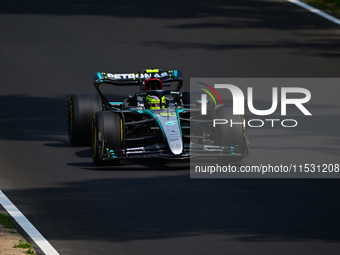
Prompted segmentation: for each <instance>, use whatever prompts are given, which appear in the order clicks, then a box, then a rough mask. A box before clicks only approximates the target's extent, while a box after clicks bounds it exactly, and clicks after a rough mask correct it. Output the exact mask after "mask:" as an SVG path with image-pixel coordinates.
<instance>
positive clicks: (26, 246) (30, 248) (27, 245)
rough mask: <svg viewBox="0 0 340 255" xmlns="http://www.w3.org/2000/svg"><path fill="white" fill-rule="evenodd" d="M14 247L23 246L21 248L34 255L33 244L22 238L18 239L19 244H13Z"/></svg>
mask: <svg viewBox="0 0 340 255" xmlns="http://www.w3.org/2000/svg"><path fill="white" fill-rule="evenodd" d="M14 248H23V249H28V250H27V251H26V252H25V253H27V254H31V255H34V254H35V252H34V250H33V245H32V244H30V243H29V242H27V241H26V240H24V239H20V240H19V244H17V245H14Z"/></svg>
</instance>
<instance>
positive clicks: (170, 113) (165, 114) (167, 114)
mask: <svg viewBox="0 0 340 255" xmlns="http://www.w3.org/2000/svg"><path fill="white" fill-rule="evenodd" d="M158 116H161V117H175V116H176V115H175V114H174V113H172V112H161V113H160V114H159V115H158Z"/></svg>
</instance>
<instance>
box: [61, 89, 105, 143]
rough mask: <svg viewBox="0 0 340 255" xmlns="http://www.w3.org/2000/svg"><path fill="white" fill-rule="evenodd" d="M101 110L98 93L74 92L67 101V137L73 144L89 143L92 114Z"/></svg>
mask: <svg viewBox="0 0 340 255" xmlns="http://www.w3.org/2000/svg"><path fill="white" fill-rule="evenodd" d="M101 110H102V100H101V98H100V96H99V95H98V94H75V95H72V96H71V97H70V99H69V101H68V118H67V119H68V137H69V141H70V143H71V144H72V145H73V146H90V145H91V126H92V119H93V115H94V114H95V113H96V112H98V111H101Z"/></svg>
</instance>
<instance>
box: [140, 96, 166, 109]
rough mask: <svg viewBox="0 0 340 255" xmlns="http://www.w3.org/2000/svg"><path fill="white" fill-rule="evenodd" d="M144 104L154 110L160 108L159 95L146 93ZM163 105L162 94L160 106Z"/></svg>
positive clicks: (163, 98) (163, 97)
mask: <svg viewBox="0 0 340 255" xmlns="http://www.w3.org/2000/svg"><path fill="white" fill-rule="evenodd" d="M145 100H146V105H147V107H148V108H149V109H151V110H155V109H161V102H160V99H159V97H157V96H154V95H147V96H146V98H145ZM164 107H165V96H162V108H164Z"/></svg>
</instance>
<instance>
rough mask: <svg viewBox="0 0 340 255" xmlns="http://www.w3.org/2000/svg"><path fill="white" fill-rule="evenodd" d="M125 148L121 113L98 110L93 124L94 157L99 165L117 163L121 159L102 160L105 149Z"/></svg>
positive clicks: (94, 160)
mask: <svg viewBox="0 0 340 255" xmlns="http://www.w3.org/2000/svg"><path fill="white" fill-rule="evenodd" d="M123 148H124V127H123V119H122V117H121V115H120V114H118V113H115V112H97V113H96V114H95V116H94V119H93V124H92V159H93V162H94V163H95V164H96V165H98V166H103V165H117V164H118V163H119V159H114V158H113V159H110V160H107V161H105V160H102V155H103V153H104V152H106V151H105V150H107V149H108V150H113V151H114V152H115V151H117V150H121V149H123Z"/></svg>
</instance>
